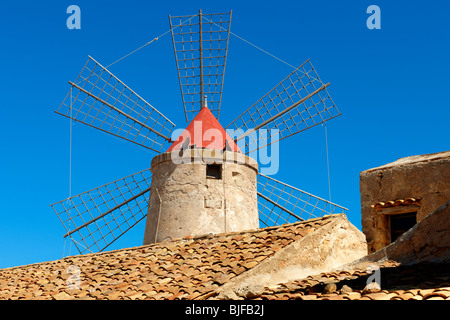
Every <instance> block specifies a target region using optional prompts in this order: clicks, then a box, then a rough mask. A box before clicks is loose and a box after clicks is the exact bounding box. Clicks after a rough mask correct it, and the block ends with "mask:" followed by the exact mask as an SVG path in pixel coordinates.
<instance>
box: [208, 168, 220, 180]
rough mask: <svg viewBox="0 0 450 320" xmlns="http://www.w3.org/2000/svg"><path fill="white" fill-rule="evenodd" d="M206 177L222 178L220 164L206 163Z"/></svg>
mask: <svg viewBox="0 0 450 320" xmlns="http://www.w3.org/2000/svg"><path fill="white" fill-rule="evenodd" d="M206 177H207V178H210V179H222V165H220V164H207V165H206Z"/></svg>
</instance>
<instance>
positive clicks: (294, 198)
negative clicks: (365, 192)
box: [257, 174, 348, 226]
mask: <svg viewBox="0 0 450 320" xmlns="http://www.w3.org/2000/svg"><path fill="white" fill-rule="evenodd" d="M257 188H258V211H259V221H260V222H261V223H262V224H263V225H264V226H275V225H281V224H284V223H293V222H296V221H303V220H309V219H313V218H318V217H322V216H324V215H327V214H334V213H344V212H345V211H346V210H348V209H346V208H344V207H341V206H340V205H337V204H335V203H332V202H330V201H328V200H325V199H322V198H319V197H317V196H315V195H312V194H310V193H308V192H306V191H303V190H300V189H298V188H295V187H292V186H290V185H288V184H286V183H284V182H281V181H278V180H275V179H273V178H271V177H268V176H265V175H263V174H258V186H257Z"/></svg>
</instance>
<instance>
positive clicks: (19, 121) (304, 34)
mask: <svg viewBox="0 0 450 320" xmlns="http://www.w3.org/2000/svg"><path fill="white" fill-rule="evenodd" d="M71 4H76V5H78V6H79V7H80V8H81V19H82V20H81V30H69V29H67V27H66V19H67V18H68V16H69V15H68V14H67V13H66V8H67V7H68V6H69V5H71ZM371 4H376V5H378V6H379V7H380V9H381V29H380V30H369V29H368V28H367V27H366V20H367V18H368V17H369V15H368V14H367V13H366V9H367V7H368V6H369V5H371ZM200 8H201V9H202V10H203V11H204V12H206V13H208V12H216V11H228V10H230V9H232V10H233V20H232V25H231V29H232V32H234V33H235V34H237V35H239V36H240V37H242V38H244V39H246V40H248V41H250V42H252V43H254V44H256V45H258V46H259V47H261V48H263V49H264V50H266V51H268V52H270V53H272V54H273V55H275V56H277V57H279V58H281V59H282V60H284V61H286V62H288V63H290V64H292V65H300V64H301V63H302V62H304V61H305V60H306V59H308V58H311V62H312V63H313V65H314V67H315V68H316V70H317V72H318V73H319V75H320V77H321V79H322V80H323V81H324V82H330V83H331V86H330V87H329V92H330V94H331V96H332V98H333V100H334V102H335V103H336V105H337V107H338V108H339V110H340V111H341V112H342V116H340V117H338V118H336V119H333V120H331V121H329V122H328V124H327V129H328V144H329V160H330V174H331V175H330V176H331V198H332V201H334V202H336V203H338V204H341V205H343V206H345V207H347V208H349V211H348V218H349V219H350V221H351V222H352V223H353V224H355V225H356V226H357V227H358V228H361V222H360V221H361V216H360V194H359V172H360V171H362V170H366V169H369V168H372V167H375V166H379V165H382V164H385V163H388V162H392V161H395V160H396V159H398V158H400V157H404V156H410V155H416V154H424V153H433V152H440V151H445V150H450V142H449V118H450V111H449V110H450V109H449V107H450V96H449V94H448V93H449V85H450V80H449V77H448V75H449V74H450V62H449V57H450V41H449V40H450V39H449V38H450V37H449V35H450V33H449V31H450V26H449V22H448V12H449V11H450V3H449V2H448V1H437V0H435V1H380V0H376V1H363V0H359V1H339V2H338V1H331V0H324V1H320V2H318V1H298V0H296V1H283V0H279V1H276V2H273V1H221V2H212V1H179V0H177V1H170V2H162V1H145V2H144V1H137V0H128V1H83V0H73V1H21V2H12V1H10V2H3V3H2V4H1V5H0V43H1V47H0V48H1V50H0V72H1V76H0V143H1V144H0V146H1V152H2V153H1V157H0V168H1V169H0V170H1V176H0V177H1V180H0V181H1V185H0V200H1V204H2V206H1V208H0V218H1V219H0V268H3V267H12V266H17V265H24V264H30V263H35V262H42V261H48V260H55V259H60V258H62V257H63V255H64V254H65V255H67V254H72V255H73V254H76V253H77V252H76V249H75V247H74V246H72V247H70V245H69V243H68V242H67V243H66V244H65V246H64V239H63V238H62V235H63V234H64V229H63V227H62V225H61V224H60V222H59V220H58V218H57V216H56V215H55V214H54V213H53V211H52V209H51V208H50V207H49V205H50V204H52V203H54V202H56V201H59V200H62V199H65V198H66V197H67V196H68V193H69V121H68V119H66V118H63V117H61V116H59V115H56V114H55V113H54V112H53V111H54V110H56V109H57V108H58V107H59V105H60V103H61V102H62V100H63V99H64V97H65V95H66V94H67V92H68V90H69V87H70V86H69V84H68V83H67V82H68V81H69V80H72V81H73V80H75V78H76V76H77V75H78V73H79V72H80V70H81V68H82V66H83V65H84V63H85V62H86V59H87V55H91V56H93V57H94V58H95V59H97V60H98V61H99V62H100V63H102V64H103V65H108V64H109V63H111V62H113V61H115V60H116V59H118V58H120V57H122V56H123V55H125V54H127V53H128V52H130V51H132V50H134V49H136V48H138V47H139V46H141V45H143V44H144V43H146V42H148V41H150V40H152V39H153V38H154V37H156V36H158V35H160V34H162V33H163V32H165V31H167V30H168V29H169V23H168V15H169V14H171V15H189V14H196V13H197V12H198V9H200ZM111 72H113V73H114V74H115V75H117V76H118V77H119V78H120V79H121V80H123V81H124V82H125V83H127V84H128V85H129V86H130V87H131V88H133V89H134V90H135V91H136V92H138V93H139V94H140V95H141V96H143V97H144V98H145V99H146V100H147V101H149V102H150V103H151V104H152V105H154V106H155V107H157V108H158V109H159V110H160V111H161V112H162V113H164V114H165V115H166V116H168V117H169V118H170V119H171V120H172V121H173V122H175V124H177V126H178V127H182V126H185V125H186V123H185V120H184V113H183V111H182V110H183V108H182V103H181V96H180V93H179V86H178V79H177V72H176V66H175V61H174V57H173V48H172V44H171V38H170V35H167V36H165V37H162V38H161V39H160V40H158V41H156V42H154V43H152V44H151V45H149V46H148V47H146V48H145V49H143V50H141V51H139V52H137V53H136V54H134V55H132V56H130V57H128V58H127V59H124V60H123V61H121V62H120V63H117V64H116V65H114V66H112V67H111ZM290 72H291V69H290V68H289V67H288V66H286V65H285V64H283V63H281V62H279V61H278V60H276V59H274V58H272V57H270V56H268V55H267V54H264V53H262V52H261V51H258V50H256V49H255V48H254V47H251V46H249V45H248V44H246V43H244V42H242V41H241V40H239V39H238V38H235V37H231V38H230V44H229V54H228V60H227V70H226V75H225V85H224V93H223V99H222V110H221V118H220V122H221V123H222V124H223V125H224V126H226V125H227V124H228V123H230V122H231V121H232V120H234V118H235V117H236V116H237V115H238V114H239V113H240V112H242V110H243V109H244V108H248V107H249V106H251V105H252V104H253V103H254V102H256V101H257V100H258V99H259V98H260V97H261V96H263V95H264V94H265V93H266V92H267V91H268V90H269V89H271V88H272V87H273V86H274V85H275V84H277V83H278V82H279V81H280V80H281V79H283V78H284V77H285V76H286V75H287V74H289V73H290ZM324 133H325V131H324V127H322V126H317V127H315V128H312V129H309V130H307V131H305V132H303V133H300V134H298V135H295V136H293V137H291V138H288V139H287V140H284V141H283V142H281V145H280V170H279V172H278V174H277V175H276V176H274V177H275V178H276V179H279V180H281V181H284V182H286V183H289V184H291V185H294V186H297V187H299V188H301V189H303V190H306V191H308V192H311V193H313V194H316V195H318V196H321V197H323V198H328V180H327V166H326V149H325V134H324ZM72 153H73V156H72V194H73V195H75V194H78V193H81V192H83V191H86V190H89V189H92V188H94V187H97V186H99V185H102V184H105V183H108V182H111V181H113V180H116V179H119V178H122V177H123V176H126V175H129V174H132V173H135V172H137V171H140V170H143V169H145V168H148V167H149V165H150V161H151V159H152V157H153V156H154V155H155V154H154V153H152V152H149V151H147V150H143V149H142V148H140V147H139V146H136V145H134V144H131V143H127V142H124V141H121V140H119V139H117V138H113V137H111V136H110V135H107V134H104V133H101V132H98V131H96V130H94V129H91V128H88V127H86V126H83V125H82V124H76V125H75V126H74V127H73V145H72ZM143 230H144V223H141V224H140V225H138V226H137V227H135V228H134V230H132V231H131V232H130V233H129V234H127V235H125V236H124V238H123V239H121V240H119V241H117V243H115V245H114V247H112V248H111V249H117V248H121V247H132V246H137V245H141V244H142V238H143Z"/></svg>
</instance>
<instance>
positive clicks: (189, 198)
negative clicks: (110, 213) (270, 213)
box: [144, 107, 259, 244]
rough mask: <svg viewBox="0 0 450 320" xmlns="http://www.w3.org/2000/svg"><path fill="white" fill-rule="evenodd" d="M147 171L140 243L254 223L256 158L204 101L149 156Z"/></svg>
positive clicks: (256, 220) (256, 222) (256, 219)
mask: <svg viewBox="0 0 450 320" xmlns="http://www.w3.org/2000/svg"><path fill="white" fill-rule="evenodd" d="M212 134H214V135H212ZM151 172H152V183H151V188H150V199H149V207H148V213H147V225H146V230H145V235H144V244H149V243H153V242H160V241H164V240H167V239H173V238H180V237H185V236H196V235H202V234H209V233H213V234H214V233H222V232H232V231H242V230H248V229H255V228H258V226H259V216H258V204H257V173H258V164H257V162H256V161H255V160H254V159H252V158H250V157H248V156H246V155H244V154H242V153H241V152H240V150H239V148H238V147H237V146H236V144H235V142H234V141H233V140H232V139H231V138H230V137H229V136H228V135H227V134H226V132H225V130H224V129H223V127H222V126H221V125H220V124H219V122H218V121H217V119H216V118H215V117H214V116H213V115H212V113H211V112H210V111H209V109H208V108H207V107H204V108H203V109H202V110H201V111H200V112H199V113H198V115H197V116H196V117H195V118H194V120H193V121H192V122H191V123H190V124H189V125H188V127H187V128H186V129H185V130H184V131H183V132H182V134H181V135H180V137H179V138H178V139H177V141H175V142H174V143H173V144H172V146H171V147H170V148H169V149H168V150H167V152H166V153H163V154H160V155H157V156H156V157H154V158H153V160H152V165H151Z"/></svg>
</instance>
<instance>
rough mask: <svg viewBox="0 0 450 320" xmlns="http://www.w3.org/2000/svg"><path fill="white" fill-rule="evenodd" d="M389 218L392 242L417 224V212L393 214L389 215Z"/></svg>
mask: <svg viewBox="0 0 450 320" xmlns="http://www.w3.org/2000/svg"><path fill="white" fill-rule="evenodd" d="M389 219H390V225H391V242H394V241H395V240H397V238H398V237H400V236H401V235H402V234H403V233H405V232H406V231H408V230H409V229H411V228H412V227H413V226H414V225H415V224H416V221H417V220H416V219H417V212H410V213H403V214H393V215H390V216H389Z"/></svg>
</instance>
